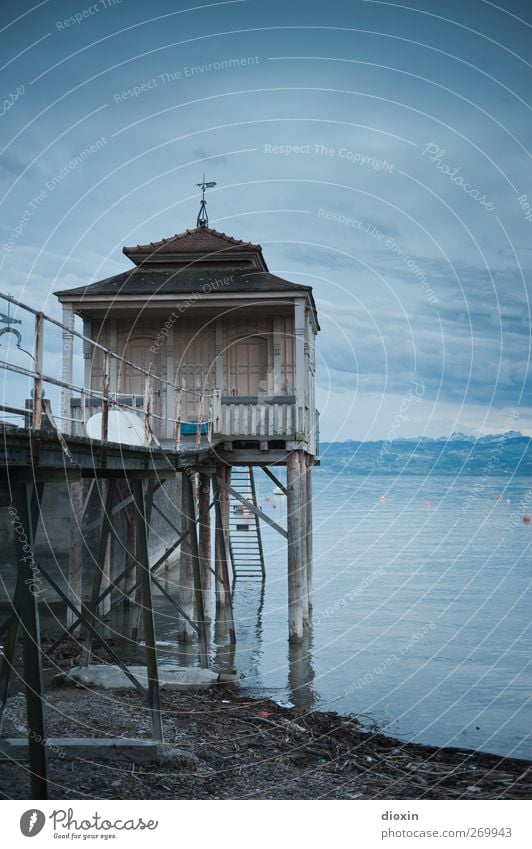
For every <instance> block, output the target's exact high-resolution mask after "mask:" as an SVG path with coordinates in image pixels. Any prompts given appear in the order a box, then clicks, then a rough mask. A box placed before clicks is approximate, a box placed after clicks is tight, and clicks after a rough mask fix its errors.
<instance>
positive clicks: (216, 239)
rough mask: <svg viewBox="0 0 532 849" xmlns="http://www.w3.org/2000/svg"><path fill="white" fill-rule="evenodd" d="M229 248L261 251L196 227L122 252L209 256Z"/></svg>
mask: <svg viewBox="0 0 532 849" xmlns="http://www.w3.org/2000/svg"><path fill="white" fill-rule="evenodd" d="M231 248H241V249H243V250H244V251H245V252H249V251H253V252H260V251H261V246H260V245H253V244H252V243H251V242H243V241H242V240H241V239H234V238H233V237H232V236H227V235H226V234H225V233H219V232H218V230H213V229H212V228H211V227H196V228H195V229H194V230H185V232H184V233H176V235H175V236H170V237H169V238H168V239H161V241H159V242H150V243H149V244H147V245H136V246H133V247H124V248H123V252H124V253H125V254H126V256H131V255H135V254H139V253H142V254H150V253H157V254H167V253H171V254H176V253H193V254H197V253H202V254H211V253H218V252H219V251H227V250H230V249H231Z"/></svg>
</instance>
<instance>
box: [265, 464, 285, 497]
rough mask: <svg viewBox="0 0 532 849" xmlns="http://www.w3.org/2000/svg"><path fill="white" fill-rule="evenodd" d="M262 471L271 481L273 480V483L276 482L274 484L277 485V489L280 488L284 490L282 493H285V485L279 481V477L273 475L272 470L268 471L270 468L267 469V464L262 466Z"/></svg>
mask: <svg viewBox="0 0 532 849" xmlns="http://www.w3.org/2000/svg"><path fill="white" fill-rule="evenodd" d="M262 471H263V472H264V474H265V475H267V477H269V478H270V480H271V481H273V482H274V484H276V485H277V486H278V487H279V489H280V490H281V491H282V492H284V494H285V495H286V492H287V491H286V486H284V485H283V484H282V483H281V481H280V480H279V478H276V477H275V475H274V474H273V472H270V470H269V468H268V466H262Z"/></svg>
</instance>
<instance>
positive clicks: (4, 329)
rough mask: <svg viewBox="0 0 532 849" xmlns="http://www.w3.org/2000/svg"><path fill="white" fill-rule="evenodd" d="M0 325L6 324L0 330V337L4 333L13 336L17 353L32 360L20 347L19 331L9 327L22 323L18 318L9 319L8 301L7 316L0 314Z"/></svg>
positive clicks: (9, 303) (8, 303)
mask: <svg viewBox="0 0 532 849" xmlns="http://www.w3.org/2000/svg"><path fill="white" fill-rule="evenodd" d="M9 297H10V298H11V297H12V295H9ZM0 324H7V327H2V328H1V329H0V336H3V335H4V333H12V334H13V335H14V336H16V337H17V348H18V349H19V351H22V352H23V353H24V354H27V355H28V357H31V358H32V359H33V354H30V352H29V351H26V349H25V348H23V347H22V336H21V334H20V331H18V330H15V328H14V327H12V326H11V325H12V324H22V322H21V320H20V319H19V318H12V317H11V302H10V301H8V302H7V315H6V314H5V313H4V312H0Z"/></svg>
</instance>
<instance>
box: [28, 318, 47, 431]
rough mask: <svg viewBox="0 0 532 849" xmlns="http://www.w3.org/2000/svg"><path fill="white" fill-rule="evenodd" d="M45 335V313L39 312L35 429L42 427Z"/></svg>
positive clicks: (36, 320) (34, 382)
mask: <svg viewBox="0 0 532 849" xmlns="http://www.w3.org/2000/svg"><path fill="white" fill-rule="evenodd" d="M43 336H44V314H43V313H42V312H40V313H37V315H36V316H35V343H34V347H33V352H34V360H35V365H34V369H35V377H34V379H33V410H32V414H31V426H32V428H33V430H40V429H41V418H42V353H43Z"/></svg>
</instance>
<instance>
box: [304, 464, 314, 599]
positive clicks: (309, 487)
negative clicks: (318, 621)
mask: <svg viewBox="0 0 532 849" xmlns="http://www.w3.org/2000/svg"><path fill="white" fill-rule="evenodd" d="M306 466H307V471H306V475H307V503H306V511H305V512H306V518H305V521H306V528H305V530H306V539H305V544H306V549H307V595H308V606H309V614H311V613H312V558H313V541H312V457H308V456H307V457H306Z"/></svg>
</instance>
